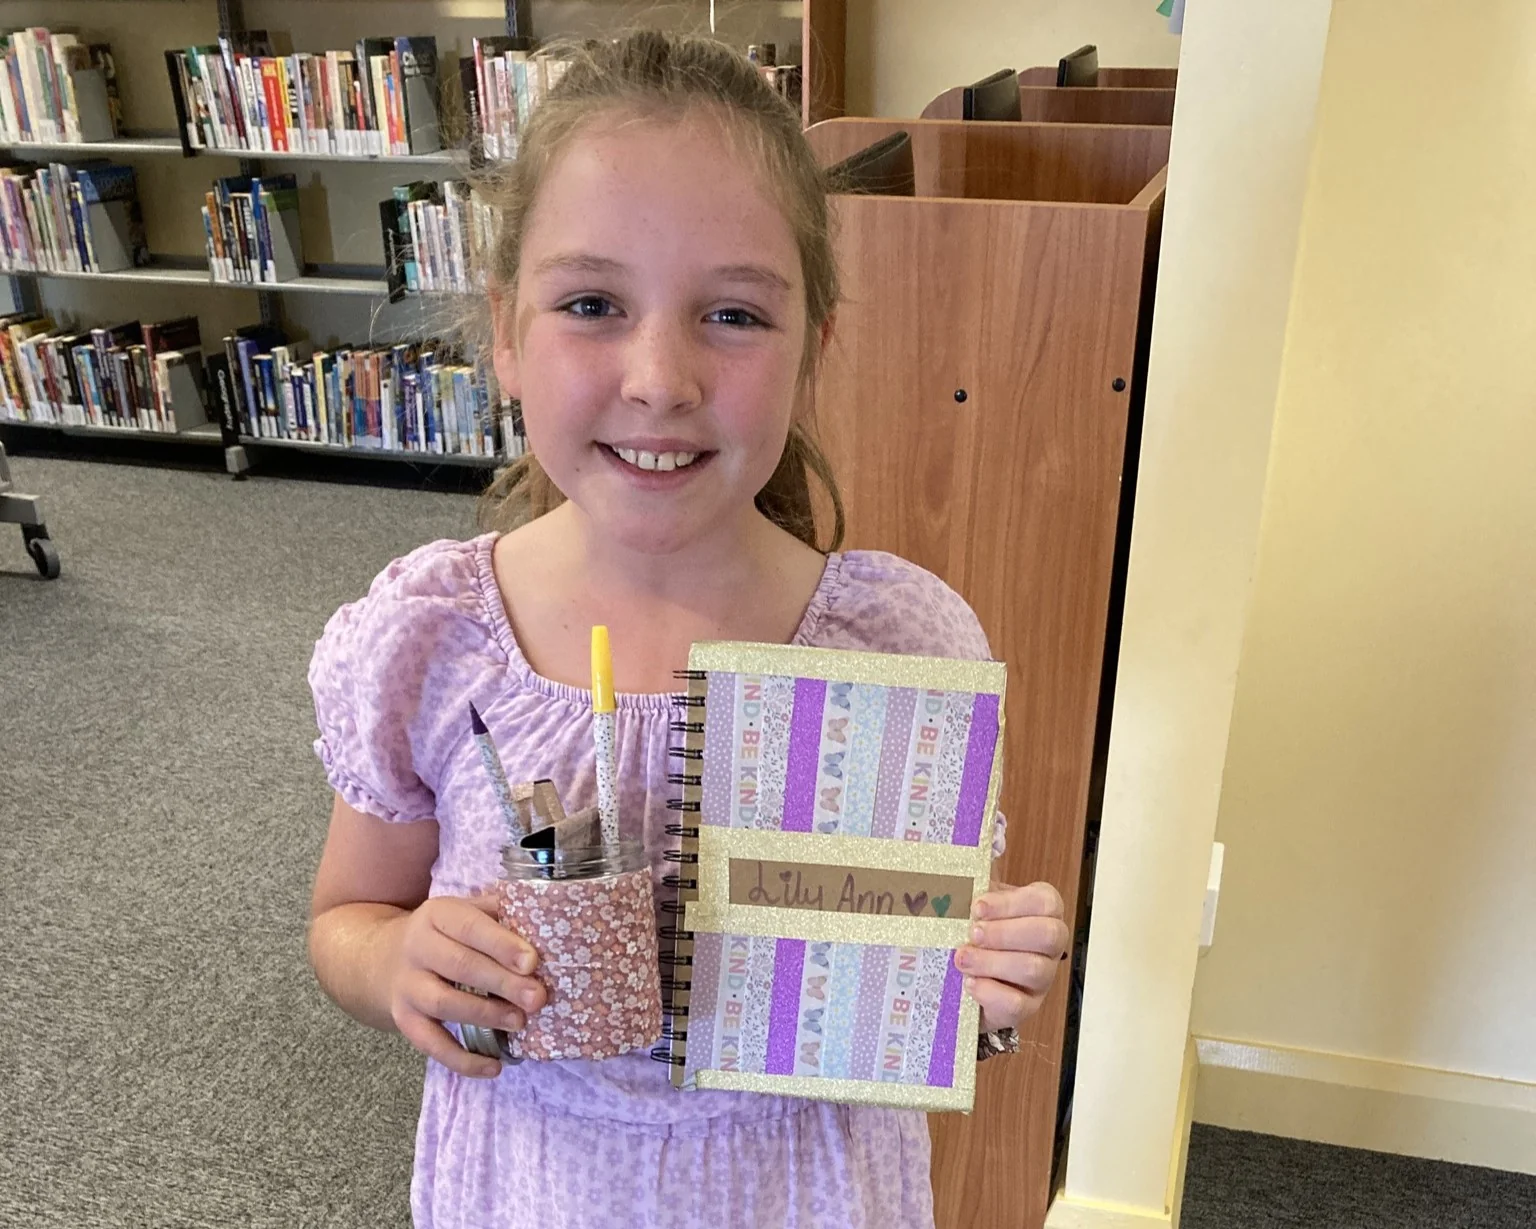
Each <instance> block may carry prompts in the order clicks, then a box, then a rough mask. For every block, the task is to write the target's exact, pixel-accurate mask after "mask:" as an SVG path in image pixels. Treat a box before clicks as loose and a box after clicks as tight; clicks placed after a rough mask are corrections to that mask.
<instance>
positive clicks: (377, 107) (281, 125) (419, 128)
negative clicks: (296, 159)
mask: <svg viewBox="0 0 1536 1229" xmlns="http://www.w3.org/2000/svg"><path fill="white" fill-rule="evenodd" d="M278 41H280V40H278V39H277V38H276V37H274V36H271V35H269V34H268V33H267V32H266V31H264V30H258V31H251V32H247V33H245V34H243V35H231V36H228V37H224V38H221V39H220V40H219V41H218V43H217V44H208V45H204V46H198V47H187V48H184V49H180V50H169V51H167V52H166V53H165V63H166V73H167V76H168V77H169V79H170V84H171V96H172V102H173V103H174V105H175V109H176V120H177V127H178V129H179V131H180V133H181V139H182V148H183V150H184V151H185V152H186V153H188V154H192V153H196V152H197V151H199V150H239V151H242V152H259V153H311V154H347V155H374V156H401V155H405V154H424V153H433V152H435V151H437V150H439V149H441V148H442V145H441V136H440V133H439V108H438V102H439V83H438V72H437V40H436V39H435V38H433V37H431V36H412V37H392V38H370V39H363V40H360V41H359V42H358V43H357V44H356V46H355V47H354V48H352V49H349V50H329V51H319V52H310V51H301V52H297V53H294V52H291V51H289V50H288V49H287V47H286V40H281V41H283V42H284V46H283V47H281V48H277V47H276V46H275V44H276V43H277V42H278Z"/></svg>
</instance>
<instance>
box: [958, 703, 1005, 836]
mask: <svg viewBox="0 0 1536 1229" xmlns="http://www.w3.org/2000/svg"><path fill="white" fill-rule="evenodd" d="M997 732H998V722H997V697H996V696H994V695H978V696H977V697H976V706H975V707H974V708H973V709H972V710H971V740H970V744H969V746H967V747H966V751H965V771H964V773H962V774H961V777H960V800H959V802H958V804H957V805H956V807H955V839H954V841H953V842H952V843H953V844H955V845H976V844H979V843H980V841H981V820H982V815H983V813H984V812H985V811H986V809H987V790H988V788H989V787H990V786H991V784H992V761H993V758H994V756H995V754H996V751H997Z"/></svg>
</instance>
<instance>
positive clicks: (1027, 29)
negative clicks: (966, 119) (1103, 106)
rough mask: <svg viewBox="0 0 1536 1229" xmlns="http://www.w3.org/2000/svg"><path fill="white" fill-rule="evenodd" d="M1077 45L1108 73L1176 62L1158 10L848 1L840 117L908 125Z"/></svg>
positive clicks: (1067, 3) (1079, 3) (1046, 1)
mask: <svg viewBox="0 0 1536 1229" xmlns="http://www.w3.org/2000/svg"><path fill="white" fill-rule="evenodd" d="M1084 43H1095V44H1097V45H1098V48H1099V62H1100V63H1101V64H1104V65H1106V66H1110V65H1113V66H1115V67H1117V68H1118V67H1127V68H1129V67H1135V68H1141V67H1146V68H1173V67H1176V66H1177V65H1178V62H1179V40H1178V38H1177V37H1175V36H1174V35H1172V34H1170V33H1168V19H1167V18H1166V17H1159V16H1158V14H1157V0H848V113H849V114H850V115H900V116H907V115H916V114H918V112H920V111H921V110H922V109H923V108H924V107H925V106H926V105H927V104H928V103H929V102H930V101H931V100H932V99H933V96H934V95H935V94H938V93H941V92H942V91H944V90H947V89H949V87H950V86H953V85H963V84H965V83H966V82H967V81H974V80H976V79H977V78H979V77H984V76H986V75H987V74H988V73H990V72H993V71H994V70H996V69H999V68H1029V67H1031V66H1033V65H1035V64H1054V63H1056V61H1057V60H1058V59H1060V58H1061V57H1062V56H1063V55H1064V54H1065V53H1067V52H1068V51H1071V50H1073V49H1074V48H1076V47H1080V46H1082V45H1083V44H1084Z"/></svg>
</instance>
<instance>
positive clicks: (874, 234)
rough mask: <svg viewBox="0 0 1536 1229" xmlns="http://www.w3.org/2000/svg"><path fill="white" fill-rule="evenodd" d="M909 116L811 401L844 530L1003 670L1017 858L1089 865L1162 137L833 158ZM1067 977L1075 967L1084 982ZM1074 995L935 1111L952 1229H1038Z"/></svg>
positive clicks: (1030, 128) (964, 137)
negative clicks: (909, 567) (957, 607)
mask: <svg viewBox="0 0 1536 1229" xmlns="http://www.w3.org/2000/svg"><path fill="white" fill-rule="evenodd" d="M897 129H906V130H907V131H909V132H911V134H912V139H913V146H914V160H915V163H916V172H917V190H918V193H919V196H918V197H916V198H902V197H875V196H863V197H861V196H843V197H839V198H837V201H836V214H837V221H838V226H839V229H838V237H837V244H838V256H839V259H840V262H841V268H842V273H843V278H844V297H843V303H842V306H841V308H840V310H839V313H838V318H837V326H836V330H835V334H834V337H833V340H832V343H831V346H830V348H829V351H828V354H827V356H826V360H825V364H824V367H823V369H822V371H821V373H820V376H819V379H818V383H817V387H816V391H815V399H814V400H815V412H816V419H817V422H816V429H817V431H818V433H819V435H820V438H821V440H822V442H823V444H824V445H825V448H826V451H827V455H828V457H829V459H830V460H831V463H832V466H833V470H834V472H835V473H836V474H837V476H838V480H839V483H840V485H841V488H842V492H843V497H844V499H845V501H846V504H847V513H848V545H849V546H851V547H860V548H878V549H882V550H890V551H894V552H896V553H898V554H900V555H903V556H905V557H906V558H908V559H911V560H913V561H914V562H916V563H918V564H920V565H922V566H923V567H925V568H928V569H929V570H931V571H933V572H935V573H937V574H938V575H939V576H941V577H943V579H944V580H946V581H947V582H948V583H949V584H950V585H952V586H953V587H954V588H955V589H957V590H958V591H959V592H960V593H961V594H962V595H963V596H964V597H965V598H966V600H967V601H968V602H970V604H971V606H972V607H973V608H974V609H975V610H976V613H977V614H978V615H979V616H980V618H981V622H982V625H983V626H984V628H985V629H986V632H987V636H988V638H989V640H990V642H991V646H992V652H993V655H994V656H995V657H997V658H999V659H1002V660H1004V661H1006V662H1007V663H1008V700H1007V734H1006V750H1005V757H1006V758H1005V762H1004V784H1003V795H1002V803H1001V806H1002V809H1003V810H1004V811H1005V813H1006V814H1007V816H1008V821H1009V826H1008V851H1007V854H1006V856H1005V858H1004V859H1003V860H1002V862H1001V864H1000V866H999V868H998V869H999V874H1000V875H1001V876H1002V877H1003V878H1004V879H1006V880H1007V881H1009V882H1012V883H1026V882H1029V881H1032V880H1036V879H1045V880H1048V881H1050V882H1051V883H1054V884H1055V885H1057V887H1058V888H1060V890H1061V892H1062V895H1063V896H1064V897H1065V898H1066V901H1067V910H1068V914H1067V916H1068V917H1069V918H1071V917H1072V916H1073V911H1074V909H1075V905H1076V894H1077V886H1078V880H1079V876H1080V873H1081V867H1082V852H1083V833H1084V824H1085V815H1086V810H1087V806H1088V792H1089V776H1090V764H1091V759H1092V754H1093V747H1094V728H1095V721H1096V716H1097V711H1098V697H1099V684H1100V673H1101V665H1102V662H1103V657H1104V646H1105V628H1106V617H1107V612H1108V609H1109V601H1110V586H1111V574H1112V570H1113V569H1112V561H1113V557H1114V551H1115V542H1116V524H1117V518H1118V516H1119V513H1120V495H1121V480H1122V468H1123V463H1124V458H1125V452H1126V439H1127V431H1128V428H1129V427H1130V425H1131V424H1132V423H1133V422H1134V421H1137V420H1138V418H1139V401H1140V396H1141V383H1142V380H1141V377H1142V363H1141V362H1140V361H1139V358H1138V356H1139V355H1140V354H1142V353H1144V350H1143V349H1142V343H1143V342H1144V340H1145V329H1146V325H1147V322H1148V319H1149V311H1148V307H1147V304H1148V301H1149V294H1148V291H1149V288H1150V283H1151V277H1152V273H1153V269H1154V265H1155V252H1156V244H1157V239H1158V235H1159V230H1160V224H1161V216H1162V199H1163V181H1164V175H1165V171H1164V169H1163V168H1165V166H1166V163H1167V156H1168V135H1169V130H1168V129H1166V128H1142V129H1135V128H1128V129H1092V128H1082V127H1071V126H1057V125H1041V124H969V125H968V124H964V123H958V122H955V123H951V122H942V121H921V120H918V121H905V122H895V121H885V120H853V119H846V120H833V121H829V122H827V123H823V124H820V125H817V126H816V127H813V128H812V129H811V130H810V132H809V134H808V135H809V138H810V140H811V142H812V145H813V147H814V148H815V149H816V151H817V154H818V157H820V158H821V159H822V160H823V161H824V162H832V161H835V160H837V159H838V158H841V157H844V156H846V155H847V154H849V153H852V152H854V151H855V150H857V149H859V148H862V147H863V146H865V145H867V144H869V143H870V142H872V141H874V140H876V139H878V138H880V137H882V136H884V135H886V134H887V133H889V132H892V131H894V130H897ZM1065 981H1066V978H1065V977H1063V978H1062V979H1061V982H1062V983H1064V982H1065ZM1066 1003H1067V995H1066V987H1065V985H1064V984H1058V986H1057V988H1056V989H1055V990H1053V992H1052V993H1051V995H1050V997H1049V999H1048V1000H1047V1002H1046V1004H1045V1006H1044V1008H1043V1010H1042V1011H1041V1012H1040V1014H1039V1015H1038V1016H1037V1017H1036V1018H1035V1020H1034V1021H1033V1022H1032V1024H1031V1026H1030V1027H1029V1028H1028V1029H1027V1030H1025V1032H1024V1034H1023V1046H1022V1050H1023V1052H1022V1053H1021V1054H1020V1055H1019V1056H1018V1057H1016V1058H1009V1059H998V1060H996V1061H993V1062H989V1063H987V1064H985V1065H984V1066H983V1067H981V1068H980V1070H979V1071H978V1091H977V1102H976V1109H975V1112H974V1114H972V1115H971V1116H969V1117H965V1116H961V1115H953V1114H951V1115H936V1116H934V1118H933V1120H932V1126H933V1142H934V1163H933V1182H934V1191H935V1196H936V1202H937V1207H938V1215H939V1224H940V1225H941V1226H944V1227H945V1229H994V1227H997V1229H1000V1227H1002V1226H1009V1227H1013V1226H1028V1227H1030V1229H1038V1227H1039V1226H1040V1225H1041V1224H1042V1222H1043V1220H1044V1215H1045V1210H1046V1206H1047V1201H1048V1198H1049V1185H1050V1173H1051V1164H1052V1150H1053V1141H1054V1135H1055V1124H1056V1113H1057V1099H1058V1098H1057V1090H1058V1084H1059V1079H1060V1072H1061V1058H1062V1040H1063V1024H1064V1016H1065V1009H1066Z"/></svg>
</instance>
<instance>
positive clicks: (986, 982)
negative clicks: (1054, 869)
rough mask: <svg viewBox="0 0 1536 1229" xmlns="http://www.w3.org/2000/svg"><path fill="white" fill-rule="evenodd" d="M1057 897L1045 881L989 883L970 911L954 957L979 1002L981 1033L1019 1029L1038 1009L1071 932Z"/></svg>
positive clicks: (1068, 942) (1058, 893)
mask: <svg viewBox="0 0 1536 1229" xmlns="http://www.w3.org/2000/svg"><path fill="white" fill-rule="evenodd" d="M1062 913H1063V906H1062V900H1061V893H1060V892H1058V891H1057V890H1056V889H1055V888H1053V887H1052V886H1051V885H1050V884H1048V883H1032V884H1030V885H1029V886H1028V887H1024V888H1013V887H1009V886H1008V885H1007V884H1002V883H998V884H993V886H992V890H991V891H990V892H988V893H986V895H984V896H981V897H979V898H978V899H977V901H976V903H975V904H974V905H973V906H972V908H971V919H972V922H973V923H974V924H973V925H972V927H971V942H970V943H969V944H967V945H966V946H965V947H962V948H960V950H959V951H957V952H956V953H955V964H956V965H957V966H959V969H960V971H961V972H962V973H964V974H965V975H966V982H967V988H968V989H969V990H970V992H971V995H972V997H973V998H975V1000H976V1001H977V1002H978V1003H979V1004H981V1028H982V1031H983V1032H988V1033H990V1032H995V1031H996V1030H997V1029H1000V1028H1018V1027H1019V1025H1020V1024H1021V1023H1022V1022H1023V1021H1025V1020H1027V1019H1029V1017H1030V1016H1032V1015H1034V1014H1035V1012H1037V1011H1039V1010H1040V1002H1041V1000H1042V999H1043V998H1044V997H1045V992H1046V991H1047V990H1049V989H1050V988H1051V983H1052V982H1054V981H1055V980H1056V968H1057V966H1058V965H1060V963H1061V961H1062V959H1063V958H1064V957H1065V955H1066V953H1067V948H1068V946H1069V944H1070V943H1071V939H1072V934H1071V931H1069V930H1068V929H1067V924H1066V922H1064V921H1062Z"/></svg>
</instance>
